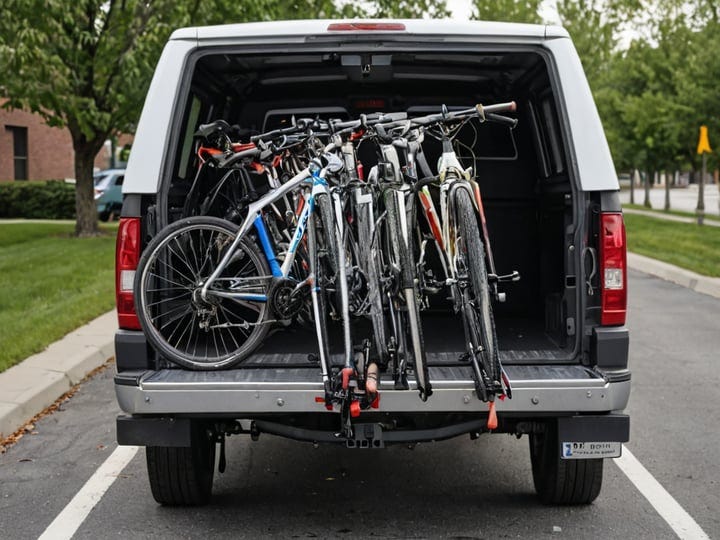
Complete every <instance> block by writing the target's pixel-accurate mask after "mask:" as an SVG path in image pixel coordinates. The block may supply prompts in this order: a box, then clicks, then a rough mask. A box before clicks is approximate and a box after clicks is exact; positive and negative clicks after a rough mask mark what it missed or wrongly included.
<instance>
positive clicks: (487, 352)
mask: <svg viewBox="0 0 720 540" xmlns="http://www.w3.org/2000/svg"><path fill="white" fill-rule="evenodd" d="M455 205H456V212H457V221H458V223H457V232H458V239H457V242H458V245H457V255H458V272H459V273H460V274H461V275H462V274H463V273H465V275H466V277H467V278H469V286H470V287H469V288H470V291H469V292H470V300H471V302H472V304H473V306H474V309H473V310H471V311H474V313H475V314H476V315H477V318H476V319H475V320H474V321H467V322H468V325H469V326H470V330H471V332H475V331H476V330H475V329H477V327H478V326H479V327H480V328H479V333H480V337H481V339H482V347H483V354H482V358H483V364H484V368H485V371H486V372H487V375H488V376H489V377H490V378H491V379H492V381H493V382H494V383H497V384H498V385H499V382H500V360H499V355H498V346H497V337H496V335H495V319H494V317H493V314H492V305H491V303H490V287H489V285H488V275H487V269H486V266H485V249H484V248H483V244H482V241H481V240H480V231H479V228H478V224H477V213H476V212H475V206H474V205H473V203H472V200H471V199H470V194H469V193H468V191H467V190H466V189H463V188H461V187H460V188H457V189H456V190H455ZM478 323H479V324H478Z"/></svg>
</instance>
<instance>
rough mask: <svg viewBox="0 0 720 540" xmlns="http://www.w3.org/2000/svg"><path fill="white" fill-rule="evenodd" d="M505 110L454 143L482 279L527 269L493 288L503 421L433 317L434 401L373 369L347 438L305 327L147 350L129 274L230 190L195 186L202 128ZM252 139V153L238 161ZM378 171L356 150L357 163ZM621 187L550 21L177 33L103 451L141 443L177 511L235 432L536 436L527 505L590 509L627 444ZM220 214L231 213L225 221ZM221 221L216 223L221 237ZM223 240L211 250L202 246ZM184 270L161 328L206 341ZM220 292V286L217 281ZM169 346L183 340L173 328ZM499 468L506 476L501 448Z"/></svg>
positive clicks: (436, 151) (138, 198) (458, 343)
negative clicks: (486, 255) (193, 364)
mask: <svg viewBox="0 0 720 540" xmlns="http://www.w3.org/2000/svg"><path fill="white" fill-rule="evenodd" d="M510 100H514V101H516V103H517V111H516V112H514V113H512V114H513V115H514V116H515V118H516V119H517V120H518V123H517V127H516V128H515V129H514V130H512V131H511V130H510V129H509V128H506V129H505V130H504V131H499V132H498V131H493V130H492V129H490V128H488V130H486V129H485V127H478V128H473V129H470V130H469V131H467V132H464V133H461V132H457V136H458V137H459V138H458V147H459V148H460V149H461V150H462V152H459V153H458V155H459V156H460V160H461V161H462V167H463V168H469V170H470V171H472V170H474V171H475V173H476V178H477V181H478V183H479V184H480V187H481V189H482V198H483V202H484V206H485V216H484V217H485V218H486V219H485V220H483V221H486V224H487V228H488V233H489V236H490V238H492V246H493V255H494V261H495V266H496V267H497V268H499V269H506V270H508V271H509V270H510V269H517V270H518V271H519V274H520V276H521V279H520V281H518V282H510V283H504V282H501V283H499V287H500V290H501V291H502V296H499V297H498V300H499V301H498V302H497V303H494V304H493V310H494V325H495V327H496V329H497V340H498V343H499V349H500V358H501V360H502V363H503V365H504V367H505V371H506V373H507V378H508V382H509V384H510V385H511V387H512V398H511V399H504V400H502V401H500V400H498V401H497V404H496V405H497V408H496V411H497V425H495V423H494V422H492V423H491V422H490V421H489V418H490V413H489V411H488V404H487V403H484V402H483V401H482V400H481V399H479V398H478V393H477V391H476V389H477V386H476V381H475V380H474V379H473V371H472V368H471V367H470V366H469V364H468V357H467V354H466V353H465V351H466V339H465V334H464V333H463V328H462V326H463V325H462V323H460V322H458V318H457V313H455V312H453V310H452V308H450V307H448V304H444V305H443V304H440V303H438V305H437V306H436V307H435V309H428V310H426V311H423V312H421V321H422V325H423V327H424V328H423V332H424V338H425V350H426V352H427V357H428V358H427V359H428V363H429V365H430V368H429V376H430V381H431V383H432V388H433V390H434V392H433V395H431V396H429V397H428V399H427V401H423V400H421V399H420V398H419V397H418V392H417V387H416V383H415V381H414V377H413V374H412V371H411V370H409V371H408V373H409V387H410V389H407V390H406V389H403V388H402V385H394V384H393V380H392V378H391V377H390V374H389V373H382V372H381V373H380V395H381V397H382V399H381V400H380V401H379V404H377V405H378V408H368V409H367V410H366V409H363V410H361V411H360V410H356V411H354V413H357V414H353V416H352V418H350V420H349V422H350V424H351V425H350V426H349V427H351V428H352V429H347V428H348V426H344V429H345V431H344V432H343V434H341V435H342V436H338V433H339V427H338V426H339V424H340V418H341V415H342V414H345V413H343V412H342V411H340V410H339V409H338V407H333V406H329V409H330V410H328V407H326V406H327V405H328V404H327V402H326V401H325V400H324V399H323V397H322V396H323V395H324V394H323V381H322V380H321V378H320V370H319V368H318V364H317V363H316V358H315V356H314V354H313V353H314V352H315V351H316V350H317V340H316V339H315V336H314V334H313V333H312V332H304V331H302V328H298V327H297V326H294V325H289V326H288V327H287V328H286V327H285V325H283V324H276V325H275V326H273V328H272V331H271V333H270V334H269V335H268V336H267V338H266V340H265V342H264V344H263V346H262V347H260V348H259V349H258V350H257V351H256V352H254V353H252V354H251V355H250V356H249V358H247V359H246V360H244V361H243V363H241V364H239V365H237V366H234V367H231V368H230V369H213V366H207V367H206V369H204V370H201V371H198V370H191V369H187V368H185V367H183V366H181V365H179V364H178V363H177V362H173V361H172V359H171V358H170V357H169V356H168V354H167V353H166V352H164V350H163V349H162V348H161V347H158V346H154V345H152V344H151V342H150V340H149V339H148V332H147V324H146V325H145V327H146V331H143V329H142V328H143V327H142V326H141V324H140V321H139V319H138V315H137V306H138V305H139V304H138V302H139V301H138V299H137V297H136V296H137V291H138V290H144V289H138V287H142V283H141V281H142V280H141V279H140V278H139V277H138V276H139V275H140V273H139V272H138V276H136V271H137V269H138V261H140V259H141V258H144V259H147V258H148V257H149V255H148V254H149V253H150V252H151V251H152V249H155V248H156V247H157V245H158V244H159V242H158V240H157V239H158V238H164V236H163V235H165V234H166V231H168V230H169V229H168V227H176V228H179V227H182V226H184V223H183V221H184V220H186V221H185V223H195V221H192V219H197V218H186V217H185V216H187V215H188V208H189V207H190V208H191V209H192V208H194V207H193V206H192V205H190V206H188V201H190V203H192V202H193V199H197V197H198V194H201V195H202V194H204V193H208V194H209V195H208V196H207V200H209V201H211V202H212V204H213V205H215V204H219V203H221V202H222V200H221V198H220V197H215V193H219V191H215V188H214V187H213V186H218V185H220V184H219V183H218V182H224V180H220V178H223V179H226V178H228V176H222V175H220V174H218V175H217V177H216V178H215V180H212V179H208V178H206V177H203V178H200V180H201V181H203V182H211V181H212V182H214V183H199V182H198V180H197V177H196V173H197V163H198V162H197V160H196V159H195V152H197V151H198V146H197V145H196V144H195V139H194V134H195V133H196V132H197V131H198V128H199V126H201V125H203V124H208V123H210V122H213V121H216V120H219V119H221V120H225V121H226V122H227V126H228V128H229V127H230V126H232V125H238V126H240V127H241V128H242V129H244V130H245V132H246V133H257V132H262V131H267V130H270V129H275V128H277V127H282V126H287V125H289V123H290V124H292V122H293V118H303V117H308V116H310V117H320V118H327V117H328V116H332V117H336V118H345V119H348V118H349V119H353V118H364V119H365V120H367V118H370V115H369V113H374V112H376V111H377V112H381V113H404V114H407V115H413V114H415V115H417V114H428V113H429V112H439V111H444V112H443V113H442V114H446V111H448V110H450V111H453V110H456V109H458V108H463V107H474V106H475V104H478V103H484V104H488V103H499V102H508V101H510ZM443 105H447V108H444V107H443ZM478 110H481V109H480V108H478ZM365 113H368V115H367V116H362V115H364V114H365ZM473 131H474V132H473ZM228 133H229V131H228ZM248 144H250V148H252V143H246V144H245V145H238V146H237V148H245V149H247V148H248V146H247V145H248ZM423 144H424V145H425V144H426V145H427V149H426V150H425V152H426V154H427V156H428V159H427V162H428V163H429V164H430V166H434V164H436V163H438V159H439V158H440V157H441V155H443V152H444V150H443V146H442V145H441V144H439V143H438V141H437V140H433V138H432V137H430V136H427V137H426V138H425V142H424V143H423ZM228 148H229V147H228ZM264 148H265V147H264ZM268 148H269V149H268ZM207 152H209V151H207ZM263 152H272V148H270V147H267V148H265V149H264V150H263ZM358 152H359V150H358ZM460 154H461V155H460ZM205 155H206V157H208V158H209V156H211V154H210V153H207V154H205ZM373 159H377V156H376V155H372V154H371V155H369V156H366V157H362V158H361V161H363V164H364V165H365V167H366V170H367V169H369V168H370V167H371V166H372V165H373ZM388 163H389V162H388ZM271 166H273V165H272V163H270V162H268V164H266V165H261V164H260V163H257V164H255V165H254V167H253V168H252V170H250V171H249V172H247V171H246V172H244V173H243V174H245V175H247V178H250V177H251V175H261V176H260V178H265V176H262V175H265V174H266V170H267V167H271ZM383 166H385V167H386V169H387V168H388V167H390V168H392V167H393V166H394V167H398V166H399V164H396V165H393V164H392V163H390V164H389V165H388V164H387V163H384V164H383ZM265 183H266V184H267V180H266V182H265ZM203 190H204V191H203ZM618 190H619V186H618V180H617V175H616V173H615V169H614V166H613V163H612V159H611V156H610V151H609V148H608V145H607V142H606V139H605V135H604V132H603V129H602V125H601V123H600V119H599V116H598V113H597V110H596V107H595V104H594V102H593V98H592V94H591V92H590V89H589V86H588V84H587V81H586V78H585V75H584V73H583V69H582V66H581V63H580V60H579V58H578V55H577V53H576V51H575V48H574V46H573V44H572V42H571V40H570V38H569V35H568V33H567V32H566V31H565V30H564V29H562V28H559V27H555V26H541V25H527V24H509V23H492V22H458V21H452V22H450V21H428V20H414V21H377V22H375V21H373V22H366V23H358V22H357V21H340V22H328V21H321V20H314V21H293V22H269V23H252V24H239V25H228V26H214V27H204V28H186V29H181V30H178V31H176V32H175V33H174V34H173V35H172V36H171V38H170V40H169V42H168V43H167V45H166V46H165V49H164V51H163V53H162V56H161V58H160V61H159V63H158V66H157V70H156V73H155V77H154V79H153V81H152V84H151V86H150V89H149V92H148V95H147V99H146V102H145V106H144V109H143V112H142V116H141V118H140V122H139V124H138V127H137V133H136V137H135V144H134V146H133V152H132V155H131V157H130V160H129V163H128V168H127V181H126V182H125V184H124V185H123V193H124V200H123V206H122V217H121V220H120V226H119V232H118V243H117V267H116V268H117V274H116V277H117V279H116V284H117V310H118V317H119V326H120V329H119V330H118V332H117V334H116V336H115V347H116V366H117V373H116V375H115V379H114V383H115V390H116V394H117V399H118V402H119V404H120V408H121V409H122V411H123V412H124V414H122V415H121V416H119V417H118V419H117V438H118V443H119V444H121V445H141V446H146V454H147V467H148V474H149V479H150V486H151V488H152V493H153V496H154V497H155V499H156V500H157V501H158V502H160V503H163V504H169V505H175V504H202V503H205V502H207V501H208V499H209V497H210V496H211V489H212V482H213V475H214V466H215V455H216V454H215V453H216V448H217V445H218V444H220V445H222V444H223V441H224V440H225V437H226V436H227V435H229V434H235V435H245V436H250V437H252V438H253V440H254V439H257V437H259V436H262V435H263V434H266V433H267V434H274V435H279V436H284V437H288V438H291V439H295V440H298V441H306V442H310V443H327V444H341V445H344V446H346V447H348V448H372V449H374V448H382V447H385V446H388V445H392V444H409V443H415V442H431V441H439V440H443V439H448V438H451V437H455V436H459V435H465V436H467V435H468V434H469V435H470V437H471V438H475V437H477V436H480V435H484V436H487V434H488V432H492V433H508V434H514V435H517V436H518V438H520V437H522V436H527V438H528V439H529V450H530V452H529V454H530V461H531V465H532V474H533V480H534V484H535V488H536V490H537V492H538V495H539V497H540V499H541V500H542V501H544V502H546V503H553V504H587V503H590V502H591V501H593V500H594V499H595V498H596V497H597V496H598V494H599V492H600V487H601V485H602V475H603V462H604V459H605V458H608V457H617V456H619V455H620V452H621V444H622V443H623V442H626V441H627V440H628V437H629V417H628V415H626V414H625V413H624V412H623V411H624V409H625V407H626V405H627V403H628V398H629V394H630V371H629V370H628V339H629V338H628V330H627V328H626V327H625V315H626V299H627V269H626V255H625V249H626V247H625V230H624V225H623V218H622V210H621V206H620V199H619V195H618ZM189 195H191V197H189ZM250 200H253V199H252V198H250ZM209 207H210V206H209V205H208V206H206V208H209ZM201 208H202V207H201ZM273 212H275V213H276V214H278V215H280V216H283V215H285V216H287V215H288V214H289V216H290V218H292V216H293V215H294V213H293V212H292V211H290V212H285V213H283V212H280V211H279V210H277V209H275V210H274V211H273ZM216 215H221V216H223V215H225V216H237V215H239V214H238V211H237V209H235V208H224V209H221V211H220V213H219V214H216ZM340 215H342V210H340ZM381 217H382V216H380V217H379V218H378V219H380V218H381ZM188 219H189V221H187V220H188ZM216 219H217V218H216ZM222 223H226V224H225V225H217V227H219V228H220V229H222V230H235V227H236V225H232V224H229V225H228V224H227V223H229V222H222ZM228 227H230V229H228ZM223 228H224V229H223ZM273 234H274V235H275V232H273ZM276 236H279V237H281V236H282V235H281V234H278V235H276ZM426 238H427V237H426ZM154 239H155V240H154ZM281 240H282V238H281ZM254 241H255V240H253V242H254ZM268 241H270V240H268V239H267V238H266V239H262V238H261V239H259V240H258V242H268ZM367 241H368V242H371V241H372V238H368V239H367ZM226 245H227V244H222V243H220V242H219V241H218V242H215V243H212V242H208V244H207V246H206V247H204V248H203V249H204V250H205V251H208V250H212V249H216V247H217V248H218V249H219V248H220V247H222V246H226ZM148 246H151V248H152V249H151V250H148V249H147V248H148ZM218 246H219V247H218ZM169 249H170V253H171V255H172V257H173V258H174V259H176V260H181V259H182V257H180V256H178V255H177V253H173V252H172V250H181V249H185V247H184V246H183V245H181V244H180V243H177V244H175V243H174V244H171V245H170V246H169ZM256 251H258V253H260V251H259V250H257V249H256ZM428 257H429V256H428ZM161 262H162V261H161ZM158 264H160V263H158ZM427 264H432V262H431V261H430V262H428V263H427ZM159 268H160V269H159V270H158V271H159V272H161V273H163V272H166V270H164V269H163V267H162V265H160V266H159ZM400 270H401V269H398V271H400ZM402 271H405V270H402ZM186 274H187V272H186ZM435 275H438V274H435ZM205 277H207V276H205ZM494 277H495V279H496V280H497V281H501V280H499V276H494ZM149 279H156V278H154V277H152V276H151V278H149ZM184 279H193V280H194V279H197V283H194V285H193V287H195V289H193V292H192V295H190V296H191V301H190V302H188V303H187V304H182V303H179V302H177V301H176V299H175V298H173V296H172V295H168V298H167V299H166V300H159V301H158V303H157V304H156V305H157V306H158V307H157V310H158V313H159V315H158V319H157V320H159V321H160V322H159V323H158V325H161V324H162V321H163V320H167V321H168V323H172V322H173V321H176V320H177V319H178V317H185V316H186V314H188V313H189V314H191V315H192V317H190V315H188V318H187V320H188V321H190V322H188V325H189V326H190V327H192V328H195V325H196V324H199V325H201V327H203V326H202V325H203V324H204V327H203V328H204V330H205V331H206V332H210V331H211V330H212V329H213V328H214V327H213V326H212V325H208V323H207V321H208V320H209V319H208V317H209V316H211V315H212V313H213V312H214V310H216V309H218V308H217V305H216V304H218V303H219V302H220V300H217V302H215V303H213V302H208V301H207V299H206V296H204V292H203V290H202V285H203V279H204V277H203V276H190V278H187V276H185V278H184ZM236 281H238V280H236ZM227 283H228V284H227V286H228V287H233V286H235V285H234V283H235V282H234V281H233V280H232V279H230V278H228V279H227ZM238 283H239V281H238ZM441 285H442V283H440V285H439V286H441ZM358 286H359V287H361V288H362V286H363V284H362V280H360V281H359V284H358ZM291 289H292V288H291ZM182 290H183V288H182V287H180V291H181V292H179V293H177V294H179V295H182V294H184V293H182ZM279 291H280V292H278V293H277V294H278V295H282V294H290V292H291V291H288V290H287V289H283V288H280V289H279ZM505 295H506V298H504V296H505ZM228 296H229V297H231V295H228ZM268 296H269V293H268ZM263 298H265V297H263ZM441 300H443V301H444V299H443V298H441ZM502 300H505V301H504V302H503V301H502ZM407 305H409V303H408V304H407ZM318 313H319V315H310V317H313V316H317V317H320V316H322V312H320V311H318ZM195 314H197V315H198V317H197V318H196V317H195ZM208 314H210V315H208ZM278 318H282V317H278ZM328 321H329V322H328V324H329V325H333V324H336V323H333V321H332V320H330V318H328ZM274 322H277V321H274ZM236 326H238V327H242V329H244V330H247V329H248V328H250V326H245V327H243V325H242V324H237V325H236ZM331 327H332V328H336V326H331ZM238 331H240V330H238ZM188 335H190V336H192V335H193V333H192V331H191V333H190V334H188ZM209 335H210V334H208V336H209ZM213 335H214V334H213ZM174 338H175V339H176V340H178V342H181V341H182V340H183V339H187V340H189V339H190V338H187V337H185V334H180V331H178V334H177V335H175V336H174ZM208 339H210V338H203V343H205V346H207V342H208ZM201 345H202V344H201ZM188 346H189V347H191V346H192V343H188ZM226 347H227V345H226ZM196 354H198V355H202V354H203V352H202V350H200V352H196ZM411 363H412V362H411ZM337 376H338V372H337V370H335V371H334V372H333V377H337ZM343 384H344V383H343ZM491 426H492V427H491ZM348 432H352V433H353V434H354V435H352V436H351V437H350V436H347V435H346V434H347V433H348ZM222 448H223V447H222V446H221V450H220V452H221V456H222V458H221V462H222V463H223V464H224V455H225V454H224V451H223V450H222ZM298 450H299V451H300V450H301V449H298ZM377 459H378V460H382V459H383V456H382V454H379V455H378V456H377ZM408 459H412V458H411V457H410V458H408ZM494 459H496V460H498V464H497V466H498V467H502V463H501V461H502V460H503V459H505V457H504V456H503V455H502V454H498V455H496V456H495V457H494ZM281 489H282V486H281V485H278V490H281Z"/></svg>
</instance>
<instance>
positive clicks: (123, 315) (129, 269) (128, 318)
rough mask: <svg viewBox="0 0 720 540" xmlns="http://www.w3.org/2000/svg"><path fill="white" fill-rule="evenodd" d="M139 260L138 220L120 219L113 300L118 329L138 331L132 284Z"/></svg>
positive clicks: (138, 322) (138, 324) (138, 323)
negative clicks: (115, 306)
mask: <svg viewBox="0 0 720 540" xmlns="http://www.w3.org/2000/svg"><path fill="white" fill-rule="evenodd" d="M138 260H140V218H121V219H120V225H119V227H118V235H117V244H116V246H115V298H116V300H117V312H118V324H119V326H120V328H126V329H128V330H140V321H139V320H138V317H137V314H136V313H135V298H134V296H133V282H134V281H135V270H137V265H138Z"/></svg>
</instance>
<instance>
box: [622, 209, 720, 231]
mask: <svg viewBox="0 0 720 540" xmlns="http://www.w3.org/2000/svg"><path fill="white" fill-rule="evenodd" d="M623 213H624V214H637V215H638V216H647V217H651V218H656V219H665V220H667V221H677V222H678V223H697V218H693V217H686V216H676V215H675V214H666V213H664V212H660V211H657V210H638V209H636V208H623ZM703 224H704V225H708V226H710V227H720V221H717V216H713V215H710V216H709V218H708V216H707V215H706V216H705V218H704V219H703Z"/></svg>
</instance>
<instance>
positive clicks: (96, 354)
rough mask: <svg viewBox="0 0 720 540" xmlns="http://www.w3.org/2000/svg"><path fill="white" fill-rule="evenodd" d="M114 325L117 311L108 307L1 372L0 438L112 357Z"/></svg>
mask: <svg viewBox="0 0 720 540" xmlns="http://www.w3.org/2000/svg"><path fill="white" fill-rule="evenodd" d="M116 328H117V314H116V313H115V311H114V310H113V311H109V312H108V313H106V314H105V315H101V316H100V317H98V318H97V319H95V320H93V321H91V322H90V323H88V324H86V325H85V326H82V327H80V328H78V329H77V330H74V331H73V332H70V333H69V334H68V335H66V336H65V337H64V338H62V339H61V340H59V341H56V342H55V343H52V344H51V345H49V346H48V347H47V349H45V350H44V351H42V352H40V353H38V354H35V355H33V356H31V357H29V358H27V359H25V360H24V361H23V362H21V363H20V364H17V365H15V366H13V367H11V368H10V369H8V370H6V371H4V372H2V373H0V440H2V439H4V438H5V437H8V436H10V435H12V434H13V433H14V432H15V430H17V429H18V428H20V427H21V426H22V425H23V424H25V422H27V421H28V420H29V419H31V418H32V417H33V416H35V415H36V414H38V413H40V412H42V411H43V410H45V408H46V407H48V406H50V405H52V404H53V402H54V401H55V400H56V399H58V398H59V397H60V396H62V395H63V394H64V393H65V392H67V391H68V390H70V389H71V388H72V387H73V386H75V385H76V384H77V383H79V382H80V381H81V380H82V379H83V378H84V377H85V375H87V374H88V373H90V372H91V371H92V370H93V369H95V368H97V367H99V366H101V365H102V364H104V363H105V362H106V361H107V360H108V358H110V357H112V356H113V355H114V354H115V350H114V347H115V346H114V336H115V329H116Z"/></svg>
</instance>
